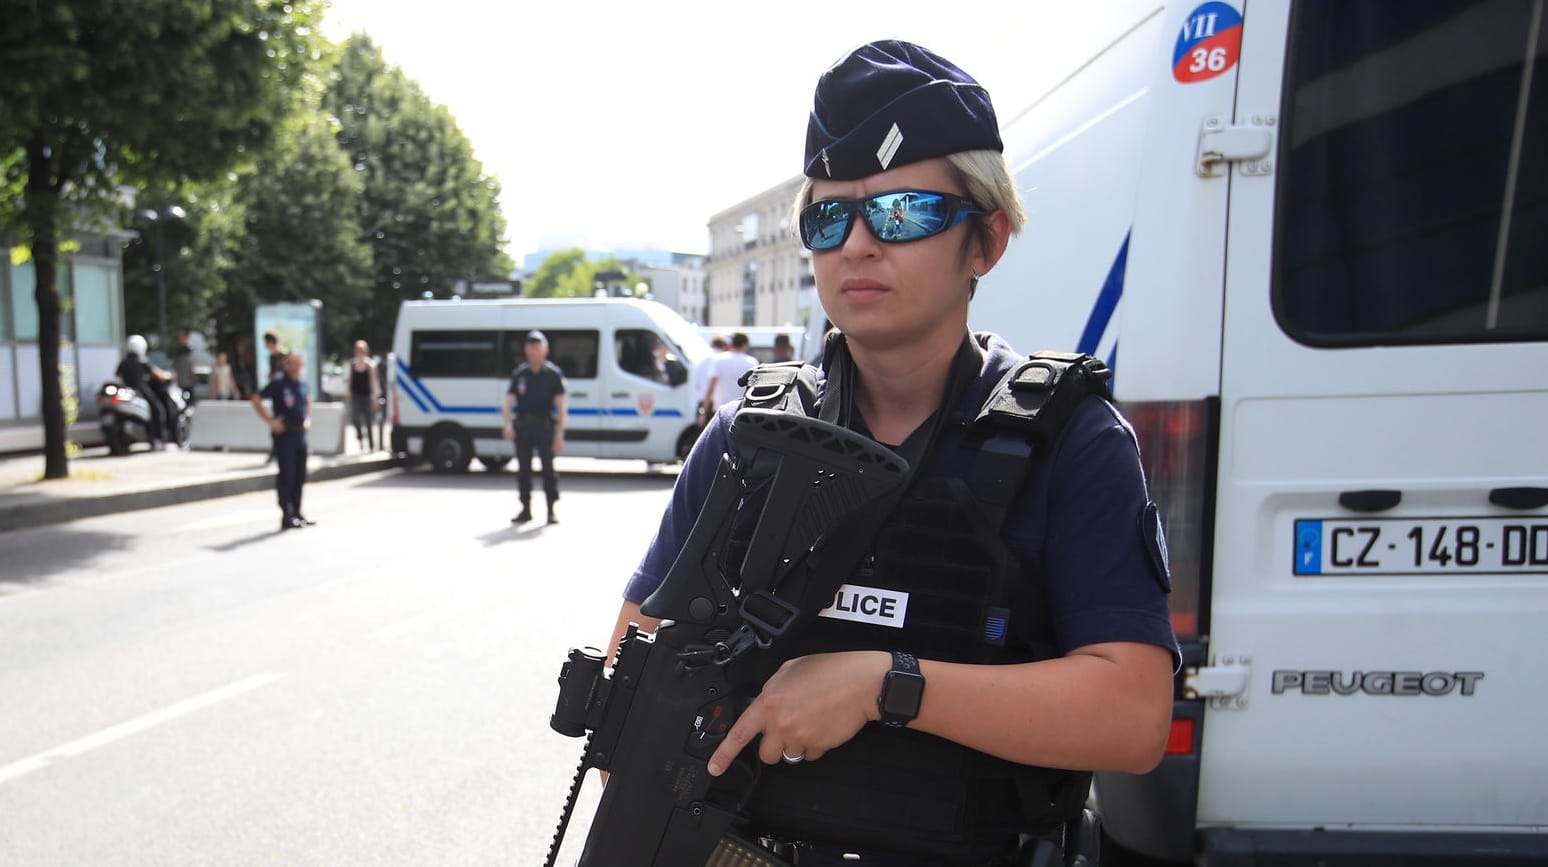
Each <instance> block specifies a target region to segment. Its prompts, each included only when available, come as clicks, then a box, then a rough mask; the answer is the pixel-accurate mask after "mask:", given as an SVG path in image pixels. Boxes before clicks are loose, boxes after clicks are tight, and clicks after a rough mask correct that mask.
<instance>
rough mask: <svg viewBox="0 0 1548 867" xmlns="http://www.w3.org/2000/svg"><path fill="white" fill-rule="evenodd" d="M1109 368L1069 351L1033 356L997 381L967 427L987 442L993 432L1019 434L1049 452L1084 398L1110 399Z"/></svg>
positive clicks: (1087, 356)
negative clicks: (969, 426) (1088, 396)
mask: <svg viewBox="0 0 1548 867" xmlns="http://www.w3.org/2000/svg"><path fill="white" fill-rule="evenodd" d="M1112 376H1113V373H1112V370H1110V369H1109V368H1108V366H1107V365H1106V364H1104V363H1103V362H1102V361H1101V360H1100V359H1097V358H1093V357H1091V356H1090V355H1085V354H1077V353H1071V352H1038V353H1034V354H1033V355H1032V356H1030V357H1029V358H1028V359H1027V360H1026V361H1023V362H1022V363H1021V364H1018V365H1016V366H1015V367H1013V368H1011V369H1010V370H1009V371H1008V372H1006V374H1005V376H1004V377H1002V378H1001V379H1000V382H999V384H998V385H996V386H995V388H994V391H992V392H990V394H989V399H988V400H986V401H984V405H983V407H982V408H980V409H979V411H978V416H977V417H976V418H975V419H974V420H973V422H972V424H971V427H972V429H973V430H974V432H975V434H977V435H978V436H980V437H983V438H985V439H988V438H990V437H992V436H993V435H994V433H996V432H1002V431H1003V432H1008V433H1018V434H1020V435H1021V436H1023V437H1026V438H1028V439H1030V440H1031V441H1032V442H1033V444H1034V445H1036V446H1038V447H1041V448H1048V447H1050V446H1052V445H1053V443H1054V441H1055V440H1057V439H1058V438H1059V434H1060V432H1061V431H1063V430H1064V426H1065V425H1066V424H1068V423H1069V420H1070V418H1071V417H1072V416H1073V415H1074V414H1075V407H1076V406H1078V405H1079V404H1080V402H1081V401H1082V400H1083V399H1085V397H1086V396H1087V395H1091V394H1095V395H1098V396H1100V397H1102V398H1103V399H1106V400H1111V399H1112V397H1113V394H1112V391H1111V389H1109V387H1108V384H1107V383H1108V381H1109V380H1111V379H1112Z"/></svg>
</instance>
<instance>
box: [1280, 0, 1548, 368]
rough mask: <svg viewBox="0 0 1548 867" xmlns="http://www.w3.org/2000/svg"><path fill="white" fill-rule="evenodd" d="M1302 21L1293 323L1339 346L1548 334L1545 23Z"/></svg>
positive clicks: (1292, 111)
mask: <svg viewBox="0 0 1548 867" xmlns="http://www.w3.org/2000/svg"><path fill="white" fill-rule="evenodd" d="M1293 15H1294V19H1293V24H1292V31H1293V32H1292V36H1291V40H1292V41H1291V45H1290V50H1289V54H1288V58H1289V60H1288V70H1287V80H1286V87H1285V98H1284V105H1283V106H1282V110H1281V114H1280V116H1281V118H1283V119H1284V127H1283V130H1282V132H1281V137H1280V144H1279V147H1280V154H1279V159H1278V167H1277V169H1276V171H1277V173H1278V193H1277V196H1278V199H1277V200H1278V203H1279V204H1278V208H1279V213H1278V215H1277V218H1276V221H1275V222H1276V228H1275V233H1276V237H1275V264H1274V311H1275V315H1276V317H1277V318H1278V319H1279V323H1280V326H1281V327H1282V328H1283V329H1284V330H1285V331H1286V333H1288V334H1289V335H1290V336H1292V337H1294V338H1295V339H1297V340H1299V341H1301V342H1303V343H1308V344H1312V345H1331V346H1359V345H1376V344H1402V343H1466V342H1476V341H1494V340H1542V339H1545V338H1548V244H1545V243H1543V239H1544V238H1548V34H1545V33H1544V32H1543V31H1544V29H1545V27H1548V22H1544V21H1542V20H1538V21H1537V22H1536V23H1537V31H1538V32H1537V33H1535V34H1534V33H1532V32H1531V31H1532V29H1533V27H1532V24H1533V23H1534V19H1533V4H1532V3H1521V2H1516V0H1435V2H1426V3H1381V4H1376V3H1362V2H1359V0H1308V2H1304V3H1297V4H1296V5H1295V7H1294V12H1293ZM1541 17H1542V18H1544V19H1548V15H1545V16H1541ZM1458 33H1467V34H1471V35H1472V36H1471V37H1470V38H1468V39H1458V38H1455V34H1458ZM1529 46H1531V48H1530V49H1529ZM1529 50H1531V51H1532V52H1533V54H1535V56H1530V57H1529V56H1528V51H1529Z"/></svg>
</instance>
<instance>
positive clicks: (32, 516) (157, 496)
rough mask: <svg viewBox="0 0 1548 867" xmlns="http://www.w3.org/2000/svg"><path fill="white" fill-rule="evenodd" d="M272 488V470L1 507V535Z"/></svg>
mask: <svg viewBox="0 0 1548 867" xmlns="http://www.w3.org/2000/svg"><path fill="white" fill-rule="evenodd" d="M397 466H398V463H397V461H395V460H394V459H392V458H378V459H375V460H364V461H356V462H353V463H347V464H333V465H331V466H323V467H318V468H316V469H309V470H308V471H307V474H306V480H307V481H308V482H326V481H329V480H331V479H343V478H348V477H350V476H360V475H365V474H366V473H374V472H379V471H382V470H390V469H395V468H397ZM272 487H274V473H273V472H272V471H269V472H264V473H257V474H253V475H246V476H234V477H231V478H224V479H216V480H214V481H209V482H195V483H193V484H189V485H174V486H171V487H164V488H153V489H150V490H144V491H131V492H128V493H123V494H107V495H104V496H100V497H60V498H57V499H51V500H48V501H46V502H36V501H34V502H31V503H19V504H15V505H11V506H4V505H0V533H3V532H6V531H9V530H22V529H26V528H28V527H41V526H45V525H48V524H59V523H63V522H65V521H75V520H79V519H81V518H95V517H97V516H99V515H110V514H114V513H117V512H133V511H137V510H139V509H156V508H160V507H162V506H175V505H178V504H179V503H191V502H194V501H195V500H209V499H214V498H216V497H230V496H235V495H237V494H250V493H252V492H253V491H262V490H265V489H268V488H272Z"/></svg>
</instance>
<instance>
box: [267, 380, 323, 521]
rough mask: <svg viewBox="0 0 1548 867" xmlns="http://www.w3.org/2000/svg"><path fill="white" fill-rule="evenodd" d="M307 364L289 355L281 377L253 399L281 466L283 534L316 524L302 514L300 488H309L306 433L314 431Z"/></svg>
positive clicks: (278, 489) (279, 488) (278, 481)
mask: <svg viewBox="0 0 1548 867" xmlns="http://www.w3.org/2000/svg"><path fill="white" fill-rule="evenodd" d="M304 363H305V362H304V361H303V360H302V358H301V355H300V354H299V353H295V352H292V353H290V354H289V355H286V356H285V359H284V362H283V364H282V369H281V371H280V374H279V375H278V376H276V377H274V378H273V379H271V380H269V382H268V384H267V385H265V386H264V387H263V390H262V391H260V392H258V393H257V394H255V395H253V397H252V401H253V409H255V410H257V412H258V416H259V417H260V418H262V419H263V421H264V423H265V424H267V425H268V426H269V430H270V431H271V432H272V434H273V437H274V451H273V455H274V459H275V460H276V461H277V462H278V463H279V474H278V475H277V476H275V478H274V492H275V493H276V494H277V495H278V496H279V507H280V529H281V530H294V529H297V528H300V527H309V526H311V525H312V524H315V523H316V522H315V521H313V520H311V519H310V518H308V517H306V516H305V515H303V514H301V488H302V486H304V485H305V484H306V452H307V442H306V432H307V431H308V430H309V429H311V427H312V418H311V416H312V398H311V395H309V394H308V393H307V388H306V383H305V382H303V381H302V380H301V368H302V366H303V365H304ZM264 401H268V405H265V404H264Z"/></svg>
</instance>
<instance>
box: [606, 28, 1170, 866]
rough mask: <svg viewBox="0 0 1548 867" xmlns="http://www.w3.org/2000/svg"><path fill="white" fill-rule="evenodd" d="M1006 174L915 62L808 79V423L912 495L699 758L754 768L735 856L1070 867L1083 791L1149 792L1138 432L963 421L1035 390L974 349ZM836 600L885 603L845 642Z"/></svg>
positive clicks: (1151, 550)
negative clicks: (817, 362)
mask: <svg viewBox="0 0 1548 867" xmlns="http://www.w3.org/2000/svg"><path fill="white" fill-rule="evenodd" d="M1003 150H1004V148H1003V144H1002V142H1001V139H1000V134H999V125H998V121H997V119H996V117H995V114H994V109H993V106H992V105H991V103H990V100H989V95H988V93H987V91H985V90H984V89H983V88H982V87H981V86H980V85H979V84H978V83H977V82H976V81H975V80H974V79H973V78H971V77H970V76H969V75H968V74H967V73H966V72H964V71H963V70H961V69H960V68H959V67H957V66H955V65H954V64H952V63H950V62H949V61H947V60H945V59H944V58H942V57H940V56H939V55H936V54H934V53H932V52H930V51H927V50H925V49H923V48H921V47H919V46H917V45H913V44H910V43H904V42H896V41H884V42H876V43H871V44H868V45H864V46H861V47H860V48H857V49H855V50H854V51H852V52H851V53H850V54H848V55H846V56H845V57H844V58H842V59H841V60H840V62H838V63H836V64H834V65H833V66H832V67H830V68H829V69H828V70H827V71H826V72H825V73H823V75H822V77H821V78H820V79H819V81H818V85H817V89H816V92H815V94H814V100H813V110H812V114H811V116H810V118H809V121H808V127H807V145H806V152H805V158H804V172H805V175H806V181H805V183H804V184H803V185H802V188H801V190H800V191H799V193H798V198H797V205H798V208H799V211H798V213H799V217H798V219H797V220H796V229H797V230H798V232H799V233H800V237H801V240H802V243H803V244H804V245H805V246H806V247H807V248H808V249H810V250H811V251H812V252H811V268H812V273H813V277H814V279H815V283H816V287H817V294H818V297H819V298H820V300H821V301H822V306H823V311H824V313H826V315H827V316H828V318H829V319H830V320H832V322H833V324H834V325H835V326H837V327H838V328H839V329H840V333H838V334H837V335H835V336H834V337H833V338H832V339H831V340H830V341H829V342H828V344H827V348H826V351H825V355H824V358H823V368H822V370H820V371H810V373H811V376H812V378H813V380H814V383H813V391H812V393H813V394H814V395H815V396H816V397H815V398H814V400H815V403H814V405H813V406H812V407H811V414H814V415H816V416H817V417H818V418H821V419H823V420H826V421H829V422H830V423H833V424H838V425H841V426H843V427H846V428H848V429H850V430H852V431H854V432H855V433H857V434H861V435H866V436H869V437H870V438H871V439H873V440H875V441H876V442H878V443H881V444H884V445H887V446H890V447H892V448H894V449H896V450H897V451H899V452H900V453H901V455H902V456H904V457H905V458H906V461H907V463H908V465H909V466H910V468H911V470H910V472H911V476H910V478H909V481H908V483H907V487H906V489H905V491H904V492H903V493H902V494H901V495H899V497H898V498H897V499H896V500H895V502H894V504H893V505H892V506H891V507H890V508H888V509H887V510H886V511H885V512H884V513H883V514H882V515H881V516H880V517H879V520H877V521H876V523H877V524H878V525H879V527H878V528H877V529H875V530H874V531H873V530H871V529H870V528H866V530H865V531H864V535H865V536H868V537H869V538H861V539H860V540H859V541H861V542H864V543H866V544H867V545H868V549H867V551H866V552H865V553H864V554H863V556H859V557H858V558H856V559H855V560H854V565H853V566H850V565H849V564H848V563H844V562H841V563H840V564H839V567H837V568H842V569H844V570H846V571H847V577H846V578H845V580H844V584H843V586H842V587H840V589H839V594H838V596H837V597H836V598H835V601H834V602H833V604H831V605H830V606H828V607H827V608H825V609H824V610H822V611H821V612H818V613H817V614H816V616H815V617H814V618H813V620H812V622H810V623H808V624H806V625H804V626H803V627H802V628H801V629H800V630H799V631H798V632H797V633H795V634H793V635H791V636H786V637H785V638H784V639H783V640H784V641H785V642H786V644H785V645H784V646H783V647H782V648H781V647H780V646H779V645H776V646H775V649H776V652H777V653H778V654H779V655H780V658H783V659H784V660H785V661H784V662H783V664H781V665H780V666H779V667H778V669H777V670H776V671H774V672H773V674H772V675H770V676H768V677H767V679H764V680H762V682H761V684H760V685H759V686H758V689H757V695H756V698H754V699H753V701H752V702H751V704H750V705H749V706H748V707H746V708H745V709H744V710H742V711H741V713H740V715H739V716H738V717H737V718H736V721H735V723H734V724H733V725H732V726H731V728H730V729H729V731H727V732H726V733H725V735H724V737H723V739H722V740H721V741H720V744H719V746H718V747H716V749H715V751H714V753H713V754H712V755H710V756H709V758H708V762H707V769H708V771H709V773H710V774H711V775H713V776H716V777H720V776H721V775H724V774H726V773H727V771H728V770H729V769H730V768H731V765H732V763H733V761H742V762H745V763H747V764H752V763H755V762H760V763H761V764H762V767H761V768H759V769H758V773H757V774H756V782H755V784H753V785H752V787H751V792H750V794H749V795H748V797H747V800H746V807H745V810H744V819H745V826H744V827H742V828H740V829H739V830H740V832H741V833H742V834H743V836H744V838H745V839H764V840H774V841H778V842H779V843H780V844H783V845H785V846H788V847H790V849H791V850H793V854H794V857H795V863H796V865H797V867H941V865H953V867H958V865H963V867H990V865H994V867H1001V865H1007V864H1017V865H1024V864H1029V863H1038V864H1044V863H1060V864H1062V863H1065V860H1064V858H1063V857H1062V856H1061V855H1059V854H1057V853H1058V850H1060V849H1064V848H1065V839H1066V837H1065V831H1066V830H1067V829H1068V828H1078V827H1080V826H1079V825H1077V823H1082V822H1084V821H1086V818H1085V816H1084V814H1083V805H1084V803H1085V801H1086V796H1087V791H1088V788H1089V782H1090V773H1089V772H1090V771H1092V770H1115V771H1124V772H1129V773H1144V772H1146V771H1149V770H1150V769H1152V768H1153V767H1155V765H1156V763H1157V762H1158V761H1159V760H1160V758H1161V755H1162V751H1163V749H1164V748H1165V745H1166V740H1167V732H1168V728H1169V724H1170V715H1171V710H1172V694H1173V681H1172V673H1173V671H1174V670H1175V668H1176V666H1177V665H1178V664H1179V662H1180V655H1179V654H1178V651H1177V644H1176V639H1175V638H1174V636H1173V635H1172V629H1171V624H1170V620H1169V617H1168V612H1167V605H1166V593H1167V590H1168V589H1169V583H1168V582H1169V579H1168V574H1167V567H1166V562H1165V553H1164V552H1165V549H1164V546H1163V545H1162V541H1163V540H1162V535H1161V532H1160V523H1159V517H1158V510H1157V508H1156V507H1155V506H1154V504H1152V503H1150V502H1149V499H1148V493H1147V490H1146V485H1145V478H1144V473H1143V471H1142V469H1141V465H1140V461H1139V450H1138V446H1137V443H1136V441H1135V436H1134V431H1133V429H1132V427H1130V425H1129V424H1128V423H1127V422H1126V421H1125V420H1124V418H1123V417H1122V415H1121V414H1120V413H1119V411H1118V410H1117V408H1116V407H1115V406H1113V405H1112V404H1111V403H1110V402H1109V401H1108V400H1106V399H1105V397H1104V396H1103V395H1102V394H1100V393H1090V394H1086V395H1085V396H1084V397H1082V398H1080V399H1079V400H1078V401H1077V402H1076V403H1075V404H1074V405H1072V407H1071V408H1070V410H1069V415H1068V417H1067V419H1066V420H1065V421H1064V422H1063V424H1062V426H1061V428H1060V432H1059V434H1058V437H1057V440H1056V441H1055V442H1052V443H1046V444H1037V445H1035V447H1034V444H1033V443H1032V442H1031V441H1029V440H1028V439H1027V435H1026V433H1025V432H1020V433H1018V432H1015V431H1014V430H1013V429H1006V431H1005V432H1004V433H1003V434H1000V433H997V429H996V427H994V426H992V425H993V424H995V423H994V422H993V421H992V420H991V421H990V422H989V426H981V425H980V424H979V423H978V420H979V419H980V418H983V417H984V416H985V415H986V412H987V411H986V410H985V407H986V406H990V405H991V404H990V398H991V397H993V396H996V395H999V394H1002V390H1001V386H1000V384H1001V383H1007V386H1006V387H1005V391H1007V392H1008V390H1009V385H1008V383H1009V382H1011V380H1012V378H1013V377H1015V376H1017V375H1018V371H1025V370H1028V369H1030V368H1028V367H1025V366H1024V365H1027V364H1029V363H1030V362H1027V360H1026V357H1025V356H1023V355H1021V354H1020V353H1019V352H1017V351H1016V350H1015V349H1014V348H1012V347H1011V346H1010V345H1009V344H1008V343H1006V342H1005V341H1004V340H1002V339H1001V338H1000V337H999V336H998V335H995V334H992V333H988V332H971V331H969V329H968V308H969V301H970V300H971V299H972V297H973V295H974V293H975V291H976V290H977V288H978V282H979V279H980V278H981V277H983V276H985V275H987V274H988V273H989V272H990V271H991V270H992V269H993V268H994V266H995V265H996V264H997V263H998V261H999V259H1000V256H1001V254H1002V253H1004V252H1005V249H1006V246H1007V244H1008V242H1009V240H1010V238H1011V236H1012V235H1013V234H1015V233H1016V231H1018V230H1019V229H1020V227H1021V225H1022V224H1023V223H1024V222H1025V219H1026V216H1025V210H1024V208H1023V207H1022V205H1021V203H1020V201H1019V199H1018V196H1017V192H1016V185H1015V181H1014V179H1013V177H1012V176H1011V174H1010V169H1009V166H1008V165H1007V163H1006V161H1005V158H1004V155H1003ZM995 291H1002V292H1011V291H1023V292H1028V295H1027V298H1028V305H1029V306H1028V309H1029V310H1030V311H1032V312H1030V313H1029V314H1028V315H1032V316H1035V315H1036V307H1035V300H1034V299H1035V298H1036V295H1035V294H1034V293H1032V292H1029V291H1028V289H1027V288H1026V287H1014V286H1003V287H999V286H997V287H995ZM1044 291H1048V290H1044ZM738 409H739V402H738V401H735V400H731V401H730V402H725V403H722V404H721V405H720V407H719V409H718V410H717V411H716V412H715V413H714V415H713V416H712V418H711V419H710V421H709V423H708V425H706V427H705V430H704V433H703V435H702V436H701V437H700V438H699V440H698V442H697V444H696V445H695V446H694V448H693V451H692V453H691V454H690V455H689V457H688V459H687V461H685V462H684V465H683V469H682V472H681V474H680V475H679V476H678V480H677V485H676V488H675V489H674V491H673V495H672V500H671V502H670V505H669V506H668V508H667V510H666V513H665V514H664V515H663V516H662V521H661V525H660V527H659V529H658V530H657V534H656V537H655V539H654V541H653V542H652V543H651V547H650V549H649V550H648V551H647V553H646V556H645V557H644V559H643V560H642V561H641V563H640V566H639V568H638V569H637V570H636V572H635V574H634V575H633V576H632V578H631V580H630V581H629V584H628V586H627V587H626V589H625V591H624V599H625V601H624V604H623V605H622V607H621V610H620V611H619V617H618V621H617V624H616V625H615V631H614V634H613V641H612V642H611V643H610V644H609V645H608V646H609V647H615V646H617V641H618V639H619V638H620V637H621V636H622V634H623V633H624V630H625V629H626V627H627V626H628V624H630V623H638V624H640V625H641V626H642V627H643V628H645V629H646V630H651V629H655V628H656V627H657V626H658V625H659V624H660V621H659V620H656V619H654V618H652V617H647V616H645V615H644V613H643V612H642V609H641V605H642V603H644V601H645V600H646V599H647V598H649V597H650V596H651V595H652V594H653V593H655V592H656V590H657V589H658V588H659V587H661V585H662V582H663V581H664V580H666V578H667V576H668V574H669V573H670V572H671V570H672V568H673V564H674V563H675V562H676V561H677V559H678V556H679V554H680V553H681V552H682V551H683V550H684V548H685V546H686V545H687V542H688V539H689V537H690V535H691V534H692V533H693V532H694V527H695V524H696V521H697V520H698V518H699V515H700V513H701V512H702V511H703V510H704V508H705V504H706V501H707V497H708V493H709V491H710V489H711V488H712V486H713V483H714V480H715V478H716V476H717V473H719V472H721V467H722V466H723V464H722V461H723V456H727V455H729V456H731V457H732V458H733V459H734V460H735V462H737V463H741V462H742V461H743V460H750V457H749V456H747V455H742V454H739V453H738V451H737V446H736V442H735V440H734V438H733V437H732V436H731V431H732V429H733V427H734V425H735V424H736V423H738V422H737V421H736V419H737V411H738ZM992 435H993V436H999V437H1002V438H1001V439H998V440H995V439H992V438H991V437H992ZM1013 442H1015V443H1017V445H1018V447H1019V450H1018V451H1010V452H1001V451H999V449H1002V448H1005V447H1008V446H1009V444H1011V443H1013ZM1007 456H1008V457H1007ZM1018 456H1019V459H1018ZM1013 464H1014V473H1015V474H1016V475H1017V476H1019V478H1014V479H1013V481H1014V485H1013V486H1012V485H1007V486H1006V487H1004V488H1002V487H1000V486H999V484H998V480H1002V479H1007V478H1012V475H1011V474H1010V473H1008V472H1004V471H1005V470H1007V469H1010V468H1011V467H1012V465H1013ZM814 484H815V482H814ZM755 495H756V494H755V492H753V491H751V490H749V498H751V497H753V496H755ZM754 514H756V513H755V512H754ZM764 517H767V516H764ZM778 517H784V516H778ZM715 520H718V517H717V518H715ZM759 526H760V527H761V524H760V525H759ZM733 529H735V528H733ZM747 530H748V531H749V532H750V531H751V528H747ZM743 538H745V537H743ZM737 541H738V539H737V537H735V536H733V538H732V542H733V543H736V542H737ZM741 550H745V549H741ZM717 553H718V552H717ZM832 553H833V552H832V551H831V550H830V551H828V552H825V553H824V557H825V558H826V557H827V556H828V555H829V554H832ZM720 562H722V563H735V562H736V561H735V559H734V558H733V557H732V556H730V554H727V556H725V557H724V558H723V559H722V560H721V561H720ZM726 577H727V578H728V579H732V578H738V577H739V576H738V575H736V574H735V573H729V574H727V576H726ZM846 596H847V597H848V598H849V599H850V600H854V599H856V598H868V599H872V600H890V601H891V602H892V603H893V604H892V607H891V609H890V612H885V611H884V609H879V610H877V611H876V612H874V613H875V614H876V615H877V616H874V617H871V616H866V617H859V616H857V611H856V608H855V606H854V603H853V602H851V604H850V605H848V606H846V605H844V604H843V601H844V598H845V597H846ZM765 610H767V609H765ZM859 613H866V614H868V613H873V612H864V611H863V610H862V611H861V612H859ZM746 776H747V773H746V772H740V773H734V774H731V775H729V777H728V779H730V780H731V781H732V783H731V784H728V785H734V784H735V783H736V781H737V779H738V778H739V777H740V778H742V779H745V777H746ZM1073 839H1076V840H1078V839H1080V836H1079V835H1075V836H1074V838H1073ZM1069 848H1070V849H1071V850H1072V851H1070V852H1069V854H1070V855H1072V856H1074V855H1077V854H1079V851H1078V850H1079V846H1078V845H1073V846H1070V847H1069ZM1086 854H1089V853H1086Z"/></svg>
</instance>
